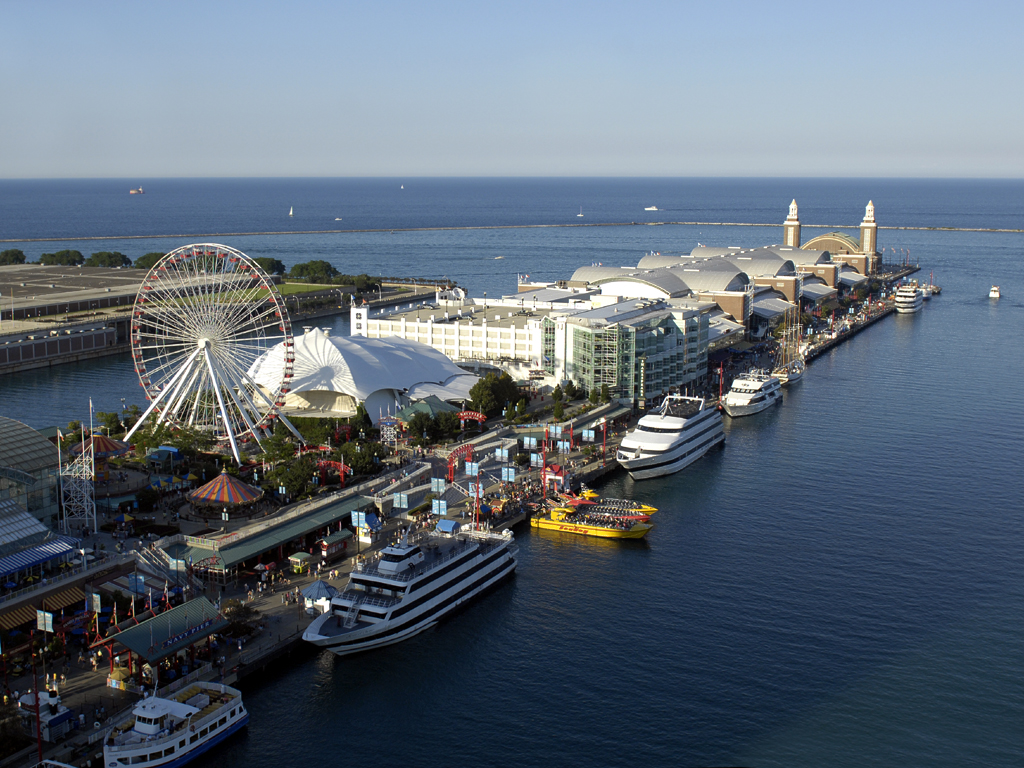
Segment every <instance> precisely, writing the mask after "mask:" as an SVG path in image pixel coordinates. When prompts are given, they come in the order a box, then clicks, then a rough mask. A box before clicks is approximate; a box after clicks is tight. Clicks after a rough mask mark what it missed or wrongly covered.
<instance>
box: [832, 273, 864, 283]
mask: <svg viewBox="0 0 1024 768" xmlns="http://www.w3.org/2000/svg"><path fill="white" fill-rule="evenodd" d="M867 279H868V276H867V275H861V274H859V273H857V272H843V273H842V274H840V275H839V282H840V283H842V284H843V285H848V286H854V285H860V284H861V283H863V282H864V281H865V280H867Z"/></svg>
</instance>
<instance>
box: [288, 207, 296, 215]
mask: <svg viewBox="0 0 1024 768" xmlns="http://www.w3.org/2000/svg"><path fill="white" fill-rule="evenodd" d="M288 215H289V216H294V215H295V207H294V206H291V207H289V208H288Z"/></svg>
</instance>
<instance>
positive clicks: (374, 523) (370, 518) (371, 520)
mask: <svg viewBox="0 0 1024 768" xmlns="http://www.w3.org/2000/svg"><path fill="white" fill-rule="evenodd" d="M366 527H367V528H369V529H370V530H371V531H379V530H381V529H382V528H383V527H384V526H383V525H382V524H381V522H380V520H379V519H378V517H377V515H376V514H374V513H373V512H367V513H366Z"/></svg>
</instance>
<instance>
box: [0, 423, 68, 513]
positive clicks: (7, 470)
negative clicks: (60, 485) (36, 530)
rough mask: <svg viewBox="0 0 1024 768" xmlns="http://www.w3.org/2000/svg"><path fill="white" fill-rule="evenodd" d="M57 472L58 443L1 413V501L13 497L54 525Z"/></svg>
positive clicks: (56, 509) (24, 507) (56, 510)
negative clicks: (56, 444) (55, 443)
mask: <svg viewBox="0 0 1024 768" xmlns="http://www.w3.org/2000/svg"><path fill="white" fill-rule="evenodd" d="M57 471H58V467H57V446H55V445H54V444H53V443H51V442H50V441H49V440H47V439H46V438H45V437H43V436H42V435H41V434H40V433H39V432H37V431H36V430H34V429H32V427H30V426H28V425H27V424H22V423H21V422H20V421H15V420H14V419H8V418H5V417H3V416H0V500H3V499H12V500H14V501H15V502H17V503H18V505H20V506H21V507H22V508H23V509H26V510H28V511H29V512H31V513H32V514H33V515H35V516H36V517H37V518H39V519H41V520H43V521H44V522H47V523H50V524H54V523H55V522H56V515H57V512H58V506H57Z"/></svg>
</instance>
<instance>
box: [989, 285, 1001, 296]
mask: <svg viewBox="0 0 1024 768" xmlns="http://www.w3.org/2000/svg"><path fill="white" fill-rule="evenodd" d="M999 296H1000V293H999V286H998V285H993V286H992V290H991V291H989V292H988V297H989V298H990V299H998V298H999Z"/></svg>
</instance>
